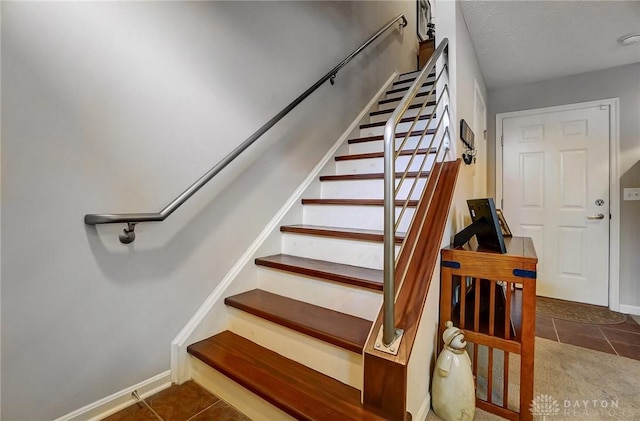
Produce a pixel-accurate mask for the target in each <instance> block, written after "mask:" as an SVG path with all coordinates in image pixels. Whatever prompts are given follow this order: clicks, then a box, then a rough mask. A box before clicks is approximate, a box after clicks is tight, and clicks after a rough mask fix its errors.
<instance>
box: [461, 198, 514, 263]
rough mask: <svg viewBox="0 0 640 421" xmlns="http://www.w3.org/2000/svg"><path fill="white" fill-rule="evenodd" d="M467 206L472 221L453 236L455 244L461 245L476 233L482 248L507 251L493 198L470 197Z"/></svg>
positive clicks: (501, 251)
mask: <svg viewBox="0 0 640 421" xmlns="http://www.w3.org/2000/svg"><path fill="white" fill-rule="evenodd" d="M467 206H468V207H469V213H470V214H471V221H472V223H471V225H469V226H468V227H466V228H465V229H463V230H462V231H460V232H459V233H457V234H456V235H455V236H454V237H453V246H454V247H461V246H463V245H464V244H466V243H467V242H468V241H469V240H470V239H471V237H473V236H474V235H475V236H476V238H477V240H478V246H480V247H481V248H484V249H487V250H494V251H497V252H498V253H506V252H507V248H506V247H505V244H504V237H503V236H502V229H501V228H500V221H499V220H498V214H497V212H496V205H495V202H494V201H493V198H492V197H488V198H485V199H469V200H467Z"/></svg>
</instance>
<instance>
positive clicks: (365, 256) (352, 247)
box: [282, 233, 400, 270]
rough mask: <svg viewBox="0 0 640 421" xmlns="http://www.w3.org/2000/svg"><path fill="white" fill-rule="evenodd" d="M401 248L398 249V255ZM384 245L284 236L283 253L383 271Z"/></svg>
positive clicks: (326, 238)
mask: <svg viewBox="0 0 640 421" xmlns="http://www.w3.org/2000/svg"><path fill="white" fill-rule="evenodd" d="M399 249H400V248H399V247H398V246H397V247H396V254H397V252H398V250H399ZM382 252H383V246H382V243H374V242H369V241H355V240H344V239H338V238H330V237H319V236H315V235H301V234H286V233H285V234H284V235H283V236H282V253H283V254H291V255H294V256H300V257H308V258H310V259H318V260H328V261H330V262H335V263H344V264H346V265H354V266H362V267H366V268H371V269H380V270H382Z"/></svg>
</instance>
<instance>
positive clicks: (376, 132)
mask: <svg viewBox="0 0 640 421" xmlns="http://www.w3.org/2000/svg"><path fill="white" fill-rule="evenodd" d="M427 123H429V128H430V129H434V130H435V129H436V127H438V122H437V121H436V120H435V119H432V120H431V122H429V120H418V121H416V124H415V125H414V126H413V127H411V125H412V124H413V122H411V121H408V122H406V123H400V124H398V126H397V127H396V133H406V132H407V131H409V129H411V131H412V132H414V131H418V130H424V129H425V128H426V127H427ZM383 134H384V126H380V127H367V128H365V129H360V137H367V136H380V135H383Z"/></svg>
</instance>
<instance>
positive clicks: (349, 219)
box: [303, 205, 415, 269]
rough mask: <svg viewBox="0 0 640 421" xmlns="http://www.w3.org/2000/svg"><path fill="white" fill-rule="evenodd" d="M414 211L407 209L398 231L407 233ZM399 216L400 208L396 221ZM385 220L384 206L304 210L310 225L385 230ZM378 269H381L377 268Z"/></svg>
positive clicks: (305, 220) (314, 206) (314, 207)
mask: <svg viewBox="0 0 640 421" xmlns="http://www.w3.org/2000/svg"><path fill="white" fill-rule="evenodd" d="M414 211H415V209H414V208H407V210H406V211H405V212H404V215H403V217H402V223H401V224H400V225H399V226H398V231H400V232H406V230H407V228H408V226H409V222H410V218H412V217H413V213H414ZM399 215H400V208H399V207H397V208H396V219H397V218H398V217H399ZM383 218H384V208H383V207H382V206H335V205H326V206H323V205H306V206H305V207H304V210H303V221H304V223H305V224H308V225H320V226H328V227H342V228H356V229H371V230H383V229H384V219H383ZM305 257H307V256H305ZM323 260H330V259H323ZM340 263H346V264H350V265H356V266H361V265H359V264H356V263H349V261H341V262H340ZM368 267H372V266H368ZM376 269H380V268H377V267H376Z"/></svg>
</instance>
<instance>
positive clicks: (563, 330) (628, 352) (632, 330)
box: [536, 315, 640, 360]
mask: <svg viewBox="0 0 640 421" xmlns="http://www.w3.org/2000/svg"><path fill="white" fill-rule="evenodd" d="M536 336H539V337H541V338H545V339H550V340H552V341H556V342H561V343H566V344H571V345H577V346H581V347H583V348H588V349H593V350H596V351H602V352H606V353H608V354H614V355H619V356H621V357H627V358H632V359H634V360H640V324H638V323H637V322H636V321H635V320H634V319H633V318H631V317H630V316H627V319H626V320H625V321H624V323H620V324H615V325H595V324H588V323H578V322H570V321H567V320H562V319H554V318H551V317H547V316H541V315H537V316H536Z"/></svg>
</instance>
